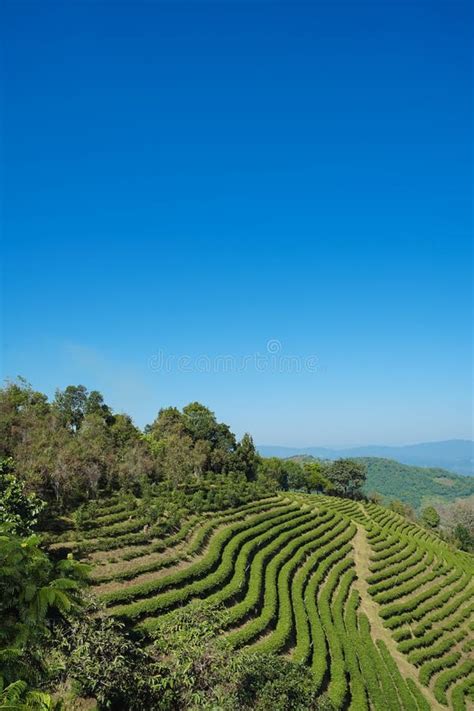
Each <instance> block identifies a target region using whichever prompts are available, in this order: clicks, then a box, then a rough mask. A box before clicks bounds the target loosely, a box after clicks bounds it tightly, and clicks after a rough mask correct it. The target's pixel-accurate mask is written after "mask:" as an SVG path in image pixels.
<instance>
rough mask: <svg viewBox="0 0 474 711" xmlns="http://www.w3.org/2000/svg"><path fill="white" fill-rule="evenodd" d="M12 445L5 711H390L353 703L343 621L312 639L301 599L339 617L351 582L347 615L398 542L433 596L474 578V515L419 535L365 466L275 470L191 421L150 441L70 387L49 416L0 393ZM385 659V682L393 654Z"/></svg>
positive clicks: (164, 418)
mask: <svg viewBox="0 0 474 711" xmlns="http://www.w3.org/2000/svg"><path fill="white" fill-rule="evenodd" d="M0 433H1V435H0V436H1V448H2V449H1V452H0V456H1V463H0V615H1V619H0V701H1V704H0V705H1V708H4V709H10V710H13V709H18V710H20V709H33V710H34V709H43V710H46V709H57V710H59V709H63V710H64V711H72V710H73V709H79V710H81V709H84V711H86V710H87V709H96V708H97V709H100V711H102V709H116V710H117V711H119V710H120V711H122V710H123V711H127V710H128V709H129V710H130V711H134V709H143V708H146V709H151V710H153V709H156V710H157V711H160V710H163V711H167V710H171V709H198V708H207V709H217V708H218V709H223V711H237V709H243V710H245V709H249V710H250V709H259V710H260V711H265V710H266V709H269V708H271V709H276V710H277V711H278V710H281V711H283V710H285V709H297V710H301V711H302V710H303V709H314V710H317V709H321V710H322V711H323V710H326V711H331V710H333V709H342V708H346V706H347V704H348V703H349V702H350V699H351V698H353V699H355V701H354V704H355V703H356V701H357V699H359V701H358V702H357V703H359V702H360V703H361V704H362V705H352V706H350V708H354V709H356V708H357V709H358V708H362V709H365V708H366V707H367V703H369V704H371V706H373V707H374V708H378V702H377V701H376V699H377V692H376V691H375V688H370V687H369V686H367V687H365V686H364V687H363V688H362V687H360V689H359V690H357V679H358V677H357V675H356V676H355V677H354V676H353V674H354V673H355V671H354V666H353V664H354V659H353V658H352V657H351V652H350V650H349V648H347V650H346V646H347V644H348V639H349V637H346V636H345V634H346V633H345V632H343V630H342V628H340V629H339V630H338V631H337V630H336V628H334V630H333V628H332V625H333V624H336V623H337V620H333V622H331V621H330V619H329V618H327V619H325V617H324V615H325V614H329V613H328V612H327V611H326V613H325V612H324V608H322V609H321V611H320V614H321V616H322V617H321V619H322V624H323V626H322V627H321V628H316V627H314V628H311V629H310V628H307V627H306V626H305V625H306V624H307V623H305V620H306V619H309V620H312V622H311V624H312V625H313V624H316V622H315V620H316V618H314V617H311V615H310V616H309V617H308V618H306V614H307V613H306V612H305V611H304V610H305V609H306V608H305V605H306V604H308V605H309V606H310V607H311V605H312V604H313V603H311V600H308V601H307V602H305V603H304V605H303V602H298V600H299V599H300V598H301V600H303V597H301V596H303V593H304V590H306V589H307V588H306V586H308V590H311V589H312V588H311V585H313V586H316V585H321V586H325V587H323V590H325V591H326V592H324V593H322V595H323V597H324V595H329V596H330V597H331V596H332V595H333V591H336V589H338V588H337V585H338V584H339V583H338V581H339V576H340V575H342V576H343V577H342V578H341V583H340V585H341V586H342V587H341V591H343V590H346V594H347V595H348V594H349V592H350V591H351V590H352V588H351V585H352V582H353V581H354V579H355V575H356V573H355V568H354V565H355V564H356V563H355V561H356V559H354V558H353V556H352V554H351V551H352V550H357V541H358V540H362V538H361V536H367V541H369V542H370V541H371V540H372V538H373V539H374V549H373V550H374V555H375V557H376V558H377V555H378V554H377V553H376V551H377V550H379V549H380V550H382V548H383V547H384V546H387V550H388V551H389V552H390V555H392V552H391V549H392V547H393V546H395V543H393V535H394V531H398V530H399V529H400V531H401V532H402V533H401V534H400V535H401V536H402V539H403V537H404V536H408V538H407V546H408V547H409V550H410V551H411V552H412V553H413V554H414V563H413V564H414V565H415V564H416V566H417V567H416V569H417V570H418V569H419V570H420V575H421V577H422V579H424V578H426V580H432V579H433V578H434V574H433V572H431V566H432V563H431V562H430V561H431V558H430V556H431V555H432V554H435V553H436V555H438V554H439V555H440V556H441V557H440V561H442V560H445V561H446V562H445V563H442V562H440V563H439V565H440V566H441V567H440V568H439V575H441V576H448V578H449V575H451V573H450V570H451V568H452V566H454V568H453V570H454V571H458V572H455V573H452V575H453V576H454V577H453V582H454V581H455V580H458V579H462V580H464V576H466V575H467V573H466V572H465V571H466V570H467V568H466V566H468V565H470V563H469V562H468V558H467V557H466V558H464V557H463V556H467V553H461V552H459V549H461V551H469V550H472V547H473V522H472V512H471V516H470V515H469V512H466V511H465V510H461V509H460V510H459V511H456V512H454V513H453V514H452V518H451V520H450V523H449V525H445V526H443V525H441V524H442V522H441V520H440V516H439V513H438V511H437V510H436V509H435V508H433V507H432V506H427V507H425V508H424V509H422V511H421V513H420V515H419V518H418V519H417V516H416V515H415V512H414V511H413V509H411V507H410V506H409V505H407V504H405V503H403V502H401V501H398V500H394V501H391V502H390V504H389V505H388V507H385V508H384V507H382V506H380V505H379V504H380V503H381V502H380V501H379V499H378V497H377V494H375V493H374V494H373V495H371V497H367V496H366V495H365V494H364V486H366V480H367V471H366V465H365V463H364V462H361V461H355V460H350V459H341V460H336V461H334V462H319V461H309V462H308V461H306V462H300V461H291V460H281V459H277V458H268V459H265V458H262V457H260V456H259V455H258V454H257V452H256V450H255V447H254V444H253V441H252V437H251V436H250V435H249V434H245V435H244V436H243V437H242V439H241V440H240V441H238V440H237V439H236V437H235V436H234V434H233V433H232V432H231V430H230V428H229V427H228V426H227V425H226V424H223V423H220V422H218V421H217V419H216V417H215V415H214V413H213V412H211V411H210V410H209V409H208V408H206V407H205V406H203V405H201V404H199V403H196V402H195V403H191V404H189V405H187V406H186V407H184V408H182V410H179V409H177V408H175V407H168V408H164V409H161V410H160V411H159V412H158V414H157V417H156V419H155V420H154V421H153V422H152V423H151V424H150V425H149V426H147V427H146V428H145V429H144V431H141V430H140V429H139V428H137V427H136V426H135V425H134V423H133V422H132V420H131V418H130V417H129V416H128V415H125V414H122V413H115V412H113V411H112V409H111V408H110V407H109V406H108V405H107V403H105V401H104V398H103V397H102V395H101V394H100V393H99V392H97V391H89V390H88V389H87V388H85V387H84V386H82V385H79V386H69V387H67V388H65V389H64V390H58V391H57V392H56V394H55V397H54V398H53V400H52V401H49V400H48V398H47V397H46V396H45V395H44V394H42V393H40V392H37V391H35V390H34V389H33V388H32V387H31V386H30V385H29V384H28V383H27V382H26V381H24V380H21V379H19V380H18V381H15V382H8V383H6V385H5V386H4V387H3V388H2V390H1V391H0ZM344 502H347V503H344ZM361 526H362V528H360V527H361ZM358 527H359V528H358ZM362 529H364V530H366V533H362ZM379 529H380V533H378V531H379ZM382 533H383V535H384V536H386V539H385V538H383V536H382ZM397 535H398V534H397ZM402 539H400V540H402ZM363 540H364V546H365V545H369V543H366V542H365V540H366V539H365V538H364V539H363ZM383 541H385V543H383V546H382V542H383ZM370 545H372V544H370ZM354 546H355V547H354ZM426 547H427V548H426ZM395 548H396V546H395ZM418 549H419V550H418ZM425 549H426V551H427V553H425ZM456 549H458V552H456ZM430 551H431V552H430ZM387 555H388V554H387ZM397 555H398V554H397V552H396V550H395V549H394V551H393V560H394V564H395V562H396V560H397ZM410 555H411V553H410ZM318 561H319V563H318ZM300 566H301V567H300ZM318 566H320V567H318ZM330 566H334V569H333V568H332V567H330ZM443 566H444V567H443ZM375 568H376V565H375V563H374V569H375ZM396 569H397V568H396V566H395V565H394V571H395V570H396ZM434 570H437V568H435V569H434ZM313 573H314V575H315V576H316V577H314V578H313V577H308V576H310V575H311V574H313ZM423 576H424V578H423ZM456 576H458V577H456ZM459 576H460V577H459ZM376 577H377V576H375V578H376ZM407 579H408V577H407V573H406V572H404V573H403V574H402V577H401V579H400V586H401V587H400V590H401V591H403V593H404V594H405V593H406V592H407V590H408V588H407V586H406V584H405V582H404V581H405V580H407ZM449 579H450V578H449ZM311 581H314V582H311ZM440 584H441V583H440ZM299 585H300V586H301V588H299V587H298V586H299ZM384 585H385V584H384ZM288 586H290V587H288ZM331 586H332V587H331ZM375 588H376V590H377V592H379V591H380V590H379V588H380V586H378V585H377V586H375ZM382 588H383V586H382ZM382 588H380V589H382ZM315 589H316V588H315ZM410 589H411V588H410ZM290 592H291V599H290V598H289V597H288V596H289V595H290ZM334 594H335V592H334ZM433 594H434V593H433ZM357 595H358V593H357V590H356V589H354V590H353V591H352V594H351V597H350V600H352V602H351V603H350V604H351V605H353V607H352V608H351V609H352V610H353V613H354V615H356V616H355V617H354V619H353V620H352V623H351V624H356V625H360V632H359V631H357V633H354V634H355V636H356V638H357V639H359V638H358V637H357V635H359V634H360V635H361V637H360V650H359V651H360V654H361V659H360V664H361V665H366V664H367V663H369V662H368V659H366V658H365V657H364V654H365V652H364V651H363V650H364V643H363V639H364V634H365V635H366V634H367V630H365V632H364V625H366V622H365V621H364V619H365V618H364V617H363V616H362V617H360V619H359V617H357V615H358V613H357V605H358V603H357ZM293 596H294V597H293ZM298 596H299V597H298ZM382 597H383V596H382ZM339 598H340V599H339ZM348 599H349V598H346V595H345V594H344V595H342V592H341V594H340V595H338V597H337V599H336V598H335V600H334V604H335V605H336V608H337V606H338V605H345V604H346V602H347V600H348ZM389 599H391V597H390V596H388V597H387V600H389ZM380 600H382V598H380ZM463 600H464V598H463ZM356 603H357V604H356ZM328 604H329V598H328ZM331 606H332V603H331ZM389 607H390V606H389ZM285 609H286V612H285ZM341 609H342V608H341ZM328 610H329V608H328ZM463 610H464V608H463ZM255 614H257V616H256V617H253V615H255ZM314 614H316V612H315V613H314ZM341 614H342V613H341ZM301 615H303V617H301ZM463 615H464V611H463ZM341 620H342V618H341ZM357 620H359V621H357ZM464 620H465V615H464V616H462V618H460V624H461V622H462V623H464ZM339 624H340V623H337V625H339ZM358 629H359V627H358ZM305 630H306V631H305ZM336 633H337V634H336ZM308 634H310V635H315V637H314V638H313V637H312V636H310V637H308ZM334 634H336V637H334ZM267 635H269V636H268V641H267V642H266V641H265V640H267ZM298 635H302V636H301V637H299V636H298ZM337 635H339V642H337V644H341V645H342V647H340V652H337V650H336V647H334V646H333V645H334V644H336V641H335V640H336V639H337ZM294 644H296V646H295V647H294V650H293V651H294V654H292V655H290V656H289V655H288V654H287V655H286V656H285V655H283V656H281V655H280V652H281V651H284V650H285V649H287V650H288V649H290V648H291V647H292V645H294ZM319 644H321V645H322V649H326V646H325V645H329V652H330V657H331V660H332V661H331V663H330V665H329V667H326V661H325V660H326V653H324V654H323V656H317V655H316V656H314V655H313V663H312V666H311V664H310V665H309V666H308V660H310V659H311V658H312V652H311V653H310V650H312V649H313V648H319V647H318V645H319ZM300 647H301V649H304V650H305V651H304V653H302V652H301V649H300ZM338 649H339V647H338ZM354 649H355V648H354ZM343 650H345V651H344V655H343V657H344V659H345V661H344V660H343V657H341V659H340V660H339V662H337V655H338V654H342V651H343ZM357 653H359V652H357ZM315 654H316V653H315ZM333 654H334V655H336V656H335V657H334V659H333ZM373 654H374V655H375V656H374V659H375V658H376V659H377V664H379V665H380V664H382V662H381V661H380V660H381V659H382V657H383V655H384V654H385V655H386V651H384V650H382V649H380V650H379V651H377V650H376V649H375V648H374V649H373ZM379 654H381V655H382V657H380V658H379V656H377V655H379ZM290 657H291V658H290ZM459 659H461V657H459ZM463 659H464V658H463ZM351 660H352V661H351ZM345 664H347V667H346V666H344V665H345ZM462 664H464V661H462ZM341 665H342V666H341ZM465 668H466V669H467V667H465V666H462V665H461V672H462V673H461V672H460V677H459V678H460V679H462V680H463V679H464V676H465V675H464V670H465ZM338 669H339V671H338ZM380 674H381V676H380V684H382V685H383V684H385V683H388V681H387V679H386V678H385V676H384V674H385V672H384V673H382V671H380ZM315 675H316V676H315ZM328 675H329V676H328ZM315 679H316V680H318V681H317V682H316V681H315ZM377 683H379V682H377ZM391 683H392V682H391ZM393 683H395V684H396V685H398V687H397V688H399V690H398V692H397V691H396V692H395V695H396V694H397V693H399V694H401V697H400V698H403V697H404V696H405V697H406V698H408V697H409V698H410V704H409V705H408V706H403V707H402V708H413V709H415V710H417V709H418V708H423V706H422V705H420V706H418V705H417V703H418V702H417V701H416V698H417V694H419V693H421V692H419V690H418V691H417V690H416V689H411V690H410V689H409V688H408V687H406V688H405V687H404V686H403V684H404V682H402V681H401V677H400V679H399V678H398V677H397V679H396V681H394V682H393ZM463 683H464V682H463ZM354 685H355V686H354ZM400 685H401V686H400ZM464 686H466V684H465V685H464ZM463 688H464V687H463ZM466 690H468V687H467V686H466ZM427 693H428V694H430V693H431V692H430V691H429V690H428V692H427ZM443 693H444V687H443V689H441V691H440V697H442V695H443ZM466 693H467V691H466ZM354 694H355V697H354V696H353V695H354ZM374 694H375V696H373V695H374ZM359 697H360V698H359ZM361 698H364V699H365V701H364V702H363V703H362V701H361ZM374 699H375V701H374ZM420 704H421V702H420ZM393 708H394V709H395V708H398V707H397V705H396V704H395V702H394V705H393ZM459 708H461V706H460V707H459Z"/></svg>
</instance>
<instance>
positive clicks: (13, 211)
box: [2, 0, 472, 446]
mask: <svg viewBox="0 0 474 711" xmlns="http://www.w3.org/2000/svg"><path fill="white" fill-rule="evenodd" d="M2 14H3V20H2V26H3V30H2V32H3V34H4V37H3V41H4V44H5V47H6V52H5V66H4V79H5V81H4V91H3V103H4V111H3V124H2V133H3V154H4V165H5V170H4V176H3V188H2V197H3V217H2V231H3V236H4V246H3V250H2V251H3V257H4V259H3V261H4V272H3V274H4V276H3V333H2V342H3V344H2V361H3V362H2V370H3V374H4V376H10V377H13V376H15V375H16V374H22V375H24V376H25V377H26V378H27V379H29V380H30V381H31V383H32V384H33V385H34V386H35V387H36V388H38V389H41V390H44V391H46V392H48V393H49V394H53V393H54V389H55V387H57V386H59V387H64V386H65V385H67V384H69V383H83V384H85V385H87V386H88V387H90V388H98V389H100V390H101V391H102V392H103V393H104V395H105V398H106V400H107V401H108V402H109V403H110V404H111V405H112V406H113V407H115V408H117V409H119V410H125V411H128V412H129V413H130V414H131V415H132V416H133V417H134V419H135V421H136V422H137V423H138V424H140V425H143V424H145V423H146V422H149V421H151V420H152V419H153V417H154V416H155V413H156V411H157V410H158V408H159V407H161V406H165V405H169V404H176V405H180V406H181V405H183V404H185V403H186V402H189V401H192V400H199V401H201V402H203V403H205V404H207V405H208V406H209V407H211V408H212V409H213V410H215V412H216V413H217V415H218V417H219V418H220V419H222V420H224V421H226V422H228V423H229V424H230V425H231V427H232V428H233V429H234V430H235V431H236V432H237V433H238V434H242V432H244V431H245V430H249V431H250V432H252V433H253V435H254V438H255V440H256V441H257V442H258V443H261V444H264V443H266V444H270V443H271V444H286V445H296V446H300V445H313V444H365V443H405V442H416V441H421V440H436V439H444V438H451V437H470V436H471V434H472V419H471V417H472V410H471V407H472V374H471V358H472V352H471V340H472V300H471V284H472V281H471V280H472V263H471V257H472V254H471V251H470V232H471V207H472V201H471V189H472V174H471V139H472V129H471V123H472V74H471V69H470V65H471V31H472V28H471V17H470V3H469V2H468V1H467V0H466V2H462V1H457V0H445V1H443V2H436V0H425V1H424V2H417V0H413V1H411V2H405V1H400V0H393V1H390V0H384V1H383V2H375V0H374V1H373V2H356V1H355V0H353V1H352V2H345V3H344V2H340V1H339V0H336V1H334V2H333V1H331V2H329V0H328V1H327V2H317V1H315V2H307V3H304V4H298V3H295V2H291V3H287V4H281V3H279V4H276V3H271V2H238V3H237V2H235V3H233V2H214V3H210V4H207V3H203V2H199V1H194V2H191V3H189V4H186V3H183V2H138V3H137V2H134V3H132V2H120V3H119V2H101V3H100V2H86V1H85V0H84V1H82V2H74V3H73V2H50V3H49V2H47V0H43V1H42V2H30V3H27V2H16V1H15V2H6V3H3V7H2ZM270 339H273V340H277V341H278V342H279V344H280V345H278V344H276V346H274V345H273V346H271V347H273V348H276V349H277V351H278V348H279V349H280V350H279V351H278V352H277V354H276V356H275V355H274V356H273V357H274V358H279V357H285V356H295V357H296V358H298V359H299V361H298V362H299V363H300V364H301V363H302V364H303V365H302V368H301V372H294V371H295V369H296V368H293V372H285V373H281V372H276V369H275V367H274V363H275V361H273V365H272V363H270V365H269V366H268V367H267V368H266V369H260V370H259V369H258V368H257V367H255V363H254V362H253V361H252V360H251V361H250V364H249V365H248V366H247V367H246V368H244V369H239V367H240V366H241V365H242V361H240V360H238V359H240V358H242V357H244V356H248V357H249V358H251V357H252V356H253V354H256V353H260V354H262V355H265V354H266V355H267V356H268V357H270V354H269V353H268V351H267V345H266V344H267V342H268V341H269V340H270ZM160 353H161V354H163V356H164V357H168V356H175V357H176V358H177V357H180V356H188V357H189V359H190V360H189V361H186V364H187V365H186V367H185V368H183V367H178V366H177V365H176V363H174V364H172V365H171V367H169V368H168V369H167V371H166V372H165V371H164V370H163V369H160V368H159V367H158V366H157V363H159V358H160V357H161V356H160V355H159V354H160ZM224 355H228V356H232V357H233V358H234V359H235V361H234V363H236V365H234V366H231V367H233V370H232V371H231V372H225V373H223V372H221V371H219V372H213V371H215V370H216V368H215V367H214V366H213V364H214V362H215V361H214V359H215V358H216V357H218V356H224ZM313 356H315V357H316V359H317V367H316V369H314V368H313V367H311V368H308V367H306V363H307V361H306V360H305V359H307V358H308V357H313ZM203 357H204V359H203ZM205 358H207V359H209V360H205ZM189 363H190V365H189ZM208 363H211V366H210V370H211V372H207V371H208V370H209V366H208V365H207V364H208ZM311 363H313V361H311ZM181 366H182V363H181ZM202 371H204V372H202Z"/></svg>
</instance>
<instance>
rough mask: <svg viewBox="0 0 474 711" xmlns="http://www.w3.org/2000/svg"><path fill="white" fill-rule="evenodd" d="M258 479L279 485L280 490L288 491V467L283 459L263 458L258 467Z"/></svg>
mask: <svg viewBox="0 0 474 711" xmlns="http://www.w3.org/2000/svg"><path fill="white" fill-rule="evenodd" d="M258 478H259V479H261V480H264V481H269V482H270V483H271V484H272V485H275V484H276V485H277V487H278V488H279V489H283V490H284V491H287V490H288V467H287V466H286V462H285V461H284V460H283V459H279V458H278V457H261V459H260V462H259V465H258Z"/></svg>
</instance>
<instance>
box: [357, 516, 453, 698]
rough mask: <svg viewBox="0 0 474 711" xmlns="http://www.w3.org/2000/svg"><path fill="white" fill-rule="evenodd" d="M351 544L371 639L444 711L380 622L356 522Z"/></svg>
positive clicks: (365, 550) (364, 541) (363, 542)
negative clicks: (380, 644) (387, 652)
mask: <svg viewBox="0 0 474 711" xmlns="http://www.w3.org/2000/svg"><path fill="white" fill-rule="evenodd" d="M353 544H354V561H355V568H356V573H357V581H356V583H355V587H356V588H357V590H358V591H359V594H360V610H361V611H362V612H364V613H365V614H366V615H367V618H368V620H369V622H370V627H371V633H372V637H373V639H374V640H377V639H381V640H383V641H384V642H385V644H386V645H387V648H388V650H389V652H390V654H391V655H392V657H393V659H394V660H395V662H396V664H397V666H398V669H399V670H400V673H401V675H402V676H403V677H404V678H405V679H407V678H411V679H413V681H414V682H415V683H416V685H417V686H418V688H419V689H420V690H421V691H422V693H423V695H424V696H425V698H426V699H427V700H428V701H429V704H430V706H431V708H432V709H433V710H436V711H446V707H445V706H442V705H441V704H440V703H438V701H436V699H435V697H434V696H433V694H432V692H431V691H430V690H429V689H427V688H426V687H425V686H422V685H421V684H420V682H419V681H418V672H417V669H416V667H415V666H414V665H413V664H410V662H409V661H408V659H407V658H406V657H405V655H404V654H402V653H401V652H399V651H398V649H397V645H396V642H395V641H394V640H393V639H392V637H391V635H390V632H389V630H387V629H386V628H385V627H384V626H383V624H382V619H381V617H380V616H379V614H378V605H377V603H376V602H374V600H373V599H372V598H371V597H370V594H369V591H368V584H367V578H368V576H369V575H370V570H369V557H370V547H369V543H368V541H367V536H366V534H365V531H364V529H363V527H362V526H360V525H359V524H357V533H356V535H355V536H354V538H353Z"/></svg>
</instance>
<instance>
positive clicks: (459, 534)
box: [454, 523, 474, 552]
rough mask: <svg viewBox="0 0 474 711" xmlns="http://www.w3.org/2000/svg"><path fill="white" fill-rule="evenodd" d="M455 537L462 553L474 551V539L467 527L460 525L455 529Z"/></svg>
mask: <svg viewBox="0 0 474 711" xmlns="http://www.w3.org/2000/svg"><path fill="white" fill-rule="evenodd" d="M454 536H455V538H456V540H457V542H458V547H459V548H460V549H461V550H462V551H468V552H470V551H472V550H473V549H474V537H473V536H472V534H471V532H470V531H469V529H468V528H467V526H463V525H462V523H458V524H457V526H456V527H455V529H454Z"/></svg>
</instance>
